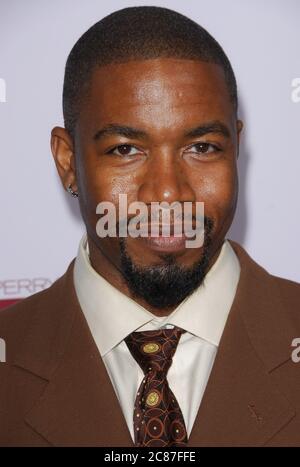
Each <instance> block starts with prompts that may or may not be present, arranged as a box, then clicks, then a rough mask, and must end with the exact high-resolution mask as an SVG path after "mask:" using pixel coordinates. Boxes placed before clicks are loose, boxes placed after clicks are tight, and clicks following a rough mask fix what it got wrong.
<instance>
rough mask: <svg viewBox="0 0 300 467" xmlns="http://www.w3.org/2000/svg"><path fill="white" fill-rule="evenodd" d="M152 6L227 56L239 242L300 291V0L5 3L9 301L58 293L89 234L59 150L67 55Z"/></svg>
mask: <svg viewBox="0 0 300 467" xmlns="http://www.w3.org/2000/svg"><path fill="white" fill-rule="evenodd" d="M147 4H148V5H158V6H165V7H169V8H172V9H174V10H177V11H179V12H181V13H183V14H186V15H187V16H189V17H190V18H192V19H194V20H195V21H197V22H199V23H200V24H201V25H202V26H204V27H205V28H206V29H208V31H209V32H210V33H211V34H212V35H213V36H214V37H215V38H216V39H217V40H218V41H219V42H220V43H221V45H222V46H223V48H224V49H225V51H226V53H227V54H228V56H229V58H230V60H231V62H232V65H233V68H234V70H235V73H236V77H237V81H238V85H239V100H240V111H239V113H240V117H241V118H242V119H243V120H244V123H245V129H244V132H243V136H242V143H241V150H240V157H239V162H238V164H239V173H240V197H239V204H238V210H237V214H236V218H235V221H234V224H233V226H232V228H231V230H230V232H229V235H228V237H229V238H232V239H234V240H237V241H238V242H240V243H241V244H242V245H243V246H244V247H245V248H246V249H247V251H248V252H249V253H250V254H251V255H252V256H253V258H254V259H255V260H256V261H258V262H259V263H261V264H262V265H263V266H264V267H265V268H266V269H268V270H269V271H270V272H272V273H274V274H276V275H280V276H284V277H287V278H290V279H292V280H296V281H299V282H300V267H299V259H300V254H299V241H300V219H299V214H300V210H299V201H300V196H299V192H300V189H299V185H300V183H299V178H300V145H299V135H300V2H299V1H298V0H285V1H283V0H264V1H261V0H242V1H240V0H210V1H209V2H208V1H207V0H187V1H184V2H183V1H180V0H171V1H163V0H161V1H159V2H157V1H150V2H143V1H139V2H130V1H117V0H110V1H109V2H108V1H102V0H85V1H82V0H52V1H39V0H26V2H25V1H21V0H9V1H8V0H0V157H1V166H0V203H1V218H0V225H1V228H0V235H1V241H0V299H2V300H6V301H7V300H11V299H18V298H22V297H26V296H28V295H30V294H33V293H35V292H37V291H39V290H42V289H43V288H45V287H48V286H49V285H50V284H51V283H52V282H53V281H54V280H55V279H56V278H57V277H59V276H60V275H61V274H63V272H64V271H65V270H66V268H67V266H68V264H69V262H70V261H71V259H72V258H73V257H74V256H75V255H76V252H77V246H78V242H79V240H80V238H81V236H82V234H83V232H84V225H83V223H82V221H81V219H80V214H79V210H78V206H77V201H76V199H72V198H71V197H70V196H69V195H67V194H66V193H65V192H64V190H63V189H62V187H61V185H60V181H59V178H58V175H57V173H56V169H55V165H54V162H53V159H52V156H51V153H50V146H49V137H50V131H51V128H52V127H53V126H55V125H56V124H58V125H62V123H63V122H62V106H61V94H62V83H63V73H64V65H65V61H66V58H67V55H68V53H69V51H70V49H71V47H72V46H73V44H74V43H75V41H76V40H77V39H78V37H79V36H80V35H81V34H82V33H83V32H84V31H85V30H86V29H88V28H89V27H90V26H91V25H92V24H94V23H95V22H96V21H97V20H99V19H101V18H102V17H103V16H106V15H107V14H109V13H111V12H112V11H114V10H117V9H120V8H123V7H126V6H134V5H147ZM7 303H8V302H7Z"/></svg>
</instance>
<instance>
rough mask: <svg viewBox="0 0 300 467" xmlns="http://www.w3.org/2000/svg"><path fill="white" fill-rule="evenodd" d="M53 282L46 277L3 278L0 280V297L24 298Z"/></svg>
mask: <svg viewBox="0 0 300 467" xmlns="http://www.w3.org/2000/svg"><path fill="white" fill-rule="evenodd" d="M51 284H52V281H51V280H50V279H47V278H44V277H36V278H33V279H29V278H23V279H3V280H2V281H0V299H9V298H24V297H26V296H28V295H32V294H34V293H36V292H40V291H41V290H44V289H46V288H47V287H49V286H50V285H51Z"/></svg>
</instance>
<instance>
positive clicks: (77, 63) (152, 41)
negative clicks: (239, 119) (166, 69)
mask: <svg viewBox="0 0 300 467" xmlns="http://www.w3.org/2000/svg"><path fill="white" fill-rule="evenodd" d="M159 57H176V58H182V59H193V60H201V61H205V62H210V63H214V64H218V65H220V66H221V67H222V68H223V70H224V76H225V79H226V83H227V87H228V90H229V94H230V99H231V102H232V103H233V105H234V109H235V112H237V106H238V99H237V85H236V79H235V76H234V72H233V70H232V67H231V64H230V61H229V59H228V58H227V56H226V54H225V52H224V51H223V49H222V47H221V46H220V44H219V43H218V42H217V41H216V40H215V39H214V38H213V37H212V36H211V35H210V34H209V33H208V32H207V31H206V30H205V29H204V28H203V27H202V26H200V25H199V24H197V23H196V22H194V21H192V20H191V19H189V18H187V17H186V16H184V15H182V14H181V13H178V12H176V11H173V10H170V9H168V8H162V7H156V6H139V7H128V8H123V9H121V10H118V11H115V12H113V13H111V14H109V15H108V16H105V17H104V18H103V19H101V20H100V21H98V22H97V23H96V24H94V25H93V26H92V27H91V28H90V29H88V30H87V31H86V32H85V33H84V34H83V35H82V36H81V37H80V38H79V39H78V41H77V42H76V44H75V45H74V47H73V48H72V50H71V52H70V54H69V56H68V59H67V62H66V68H65V76H64V87H63V114H64V123H65V128H66V129H67V130H68V132H69V133H70V134H71V135H72V136H73V135H74V131H75V125H76V121H77V119H78V116H79V113H80V104H81V99H82V98H83V96H84V92H85V90H86V89H87V88H88V85H89V82H90V77H91V74H92V72H93V71H94V69H95V67H97V66H102V65H107V64H111V63H122V62H127V61H130V60H145V59H152V58H159Z"/></svg>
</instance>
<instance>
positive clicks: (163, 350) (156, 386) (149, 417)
mask: <svg viewBox="0 0 300 467" xmlns="http://www.w3.org/2000/svg"><path fill="white" fill-rule="evenodd" d="M184 332H186V331H184V330H183V329H180V328H178V327H174V328H173V329H160V330H157V331H144V332H133V333H131V334H130V335H129V336H127V337H126V339H125V342H126V344H127V346H128V348H129V350H130V352H131V354H132V355H133V357H134V358H135V360H136V361H137V363H138V364H139V365H140V367H141V368H142V370H143V372H144V375H145V377H144V379H143V381H142V383H141V385H140V387H139V389H138V392H137V396H136V399H135V405H134V412H133V426H134V437H135V445H136V446H149V447H153V446H185V445H186V444H187V432H186V427H185V423H184V419H183V415H182V412H181V409H180V407H179V404H178V402H177V400H176V398H175V396H174V394H173V392H172V391H171V389H170V387H169V383H168V381H167V372H168V370H169V368H170V366H171V364H172V357H173V355H174V353H175V350H176V347H177V344H178V342H179V339H180V336H181V334H183V333H184Z"/></svg>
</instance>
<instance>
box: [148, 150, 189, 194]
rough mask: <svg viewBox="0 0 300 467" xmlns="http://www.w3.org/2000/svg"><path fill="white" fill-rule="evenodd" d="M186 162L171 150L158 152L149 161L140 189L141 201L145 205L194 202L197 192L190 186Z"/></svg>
mask: <svg viewBox="0 0 300 467" xmlns="http://www.w3.org/2000/svg"><path fill="white" fill-rule="evenodd" d="M183 164H184V161H182V160H180V159H179V157H178V155H176V154H175V153H174V152H172V151H170V150H167V151H166V150H165V151H157V152H156V154H155V156H153V158H152V159H151V161H149V163H148V166H147V170H146V171H145V173H144V177H143V180H142V181H141V184H140V187H139V200H140V201H143V202H144V203H151V202H159V203H160V202H162V201H167V202H168V203H173V202H175V201H179V202H181V203H182V202H184V201H191V202H194V201H195V200H196V199H195V198H196V197H195V192H194V190H193V188H192V186H191V184H190V180H189V177H188V174H187V171H186V169H185V168H184V167H183Z"/></svg>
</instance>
